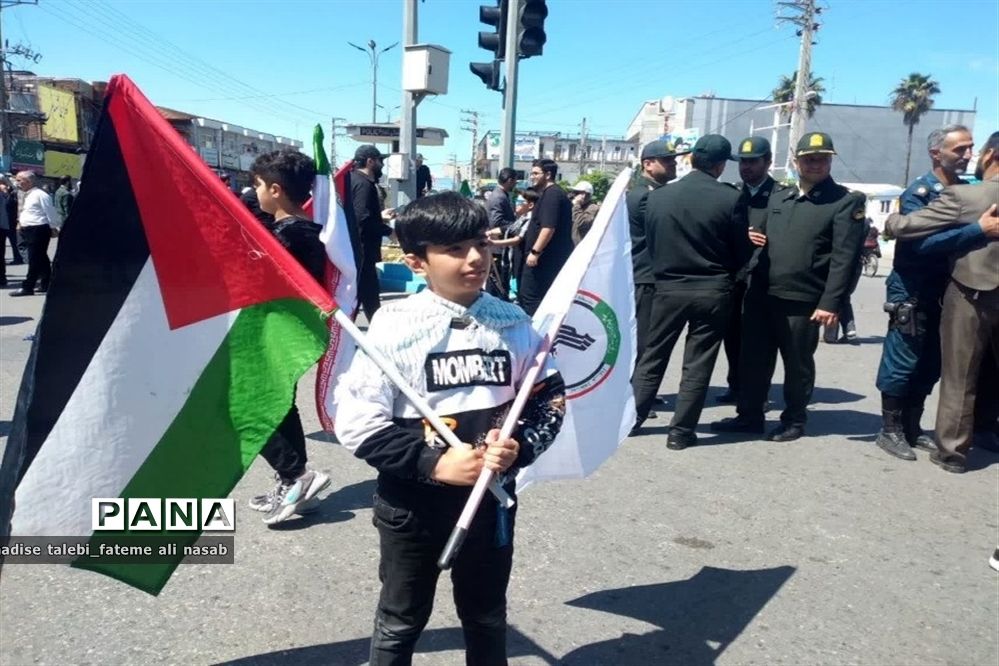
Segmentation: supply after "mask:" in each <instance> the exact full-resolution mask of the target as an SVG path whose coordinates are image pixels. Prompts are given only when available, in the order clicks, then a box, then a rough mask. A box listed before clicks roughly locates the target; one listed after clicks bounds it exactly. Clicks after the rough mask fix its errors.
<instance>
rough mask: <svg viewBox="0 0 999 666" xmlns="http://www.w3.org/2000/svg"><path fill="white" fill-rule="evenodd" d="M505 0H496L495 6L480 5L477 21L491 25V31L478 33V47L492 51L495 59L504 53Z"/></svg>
mask: <svg viewBox="0 0 999 666" xmlns="http://www.w3.org/2000/svg"><path fill="white" fill-rule="evenodd" d="M507 4H508V2H507V0H497V2H496V6H495V7H493V6H491V5H480V6H479V21H480V22H482V23H485V24H486V25H491V26H493V29H492V30H491V31H483V32H480V33H479V48H482V49H485V50H487V51H492V52H493V54H494V57H495V59H496V60H502V59H503V56H504V55H506V15H507V11H508V7H507Z"/></svg>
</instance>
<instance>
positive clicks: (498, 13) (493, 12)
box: [468, 0, 509, 90]
mask: <svg viewBox="0 0 999 666" xmlns="http://www.w3.org/2000/svg"><path fill="white" fill-rule="evenodd" d="M508 4H509V0H496V5H495V6H494V5H480V6H479V21H481V22H482V23H485V24H486V25H491V26H493V29H492V30H491V31H482V32H479V47H480V48H483V49H485V50H487V51H491V52H492V54H493V61H492V62H473V63H470V64H469V66H468V67H469V69H471V70H472V74H475V75H476V76H477V77H479V78H480V79H482V82H483V83H485V84H486V87H487V88H489V89H490V90H500V89H501V83H502V80H501V78H500V63H501V62H502V61H503V57H504V56H505V55H506V21H507V12H508V11H509V9H508Z"/></svg>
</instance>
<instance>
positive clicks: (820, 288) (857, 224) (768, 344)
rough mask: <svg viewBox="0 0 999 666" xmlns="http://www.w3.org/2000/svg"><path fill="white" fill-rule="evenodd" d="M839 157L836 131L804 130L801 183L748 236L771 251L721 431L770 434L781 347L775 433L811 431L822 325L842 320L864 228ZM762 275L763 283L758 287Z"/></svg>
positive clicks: (775, 201)
mask: <svg viewBox="0 0 999 666" xmlns="http://www.w3.org/2000/svg"><path fill="white" fill-rule="evenodd" d="M835 154H836V151H835V149H834V148H833V142H832V138H831V137H830V136H829V135H828V134H824V133H821V132H811V133H809V134H806V135H805V136H803V137H802V138H801V141H799V142H798V145H797V147H796V149H795V164H796V166H797V169H798V175H799V182H798V187H797V188H788V189H787V190H784V191H782V192H780V193H779V194H776V195H773V196H772V197H771V199H770V203H769V208H770V211H769V213H768V214H767V219H766V221H765V223H764V227H763V228H762V229H760V230H758V231H757V230H750V232H749V238H750V241H752V243H753V244H754V245H756V246H757V247H761V248H763V249H762V251H761V252H760V255H759V262H758V264H757V266H756V269H755V270H754V272H753V288H751V289H750V290H749V292H748V293H747V295H746V304H745V317H743V321H742V325H743V331H742V340H743V345H742V351H741V352H740V356H741V371H740V380H741V382H742V385H741V386H740V389H739V398H738V406H737V409H738V416H736V417H734V418H728V419H724V420H722V421H718V422H716V423H713V424H711V427H712V429H713V430H716V431H719V432H749V433H762V432H763V431H764V411H763V410H764V405H765V401H766V398H767V393H768V392H769V390H770V380H771V379H772V377H773V369H774V365H775V363H776V355H777V352H778V351H779V352H780V355H781V358H782V359H783V361H784V403H785V408H784V412H783V413H782V414H781V416H780V425H779V426H778V427H777V428H776V429H774V430H772V431H771V432H770V433H769V434H768V435H767V439H768V440H771V441H778V442H787V441H791V440H795V439H798V438H799V437H801V436H802V435H804V434H805V422H806V420H807V419H808V412H807V409H806V408H807V406H808V402H809V401H810V400H811V397H812V389H813V388H814V386H815V358H814V355H815V348H816V347H817V346H818V344H819V326H822V325H824V326H833V325H835V324H836V322H837V315H836V313H837V312H839V309H840V306H841V305H842V303H843V299H844V298H845V296H846V291H847V288H848V287H849V282H850V276H851V274H852V271H853V268H854V266H855V265H856V263H857V262H858V261H859V260H860V248H861V244H862V243H863V240H864V234H865V231H866V227H865V225H864V217H865V205H866V199H865V197H864V195H863V194H860V193H858V192H851V191H849V190H847V189H846V188H845V187H843V186H842V185H839V184H837V183H836V182H835V181H833V179H832V177H831V176H830V175H829V173H830V170H831V168H832V156H833V155H835ZM764 279H765V280H766V284H765V285H763V284H757V283H758V281H761V280H764ZM764 286H765V289H764V288H763V287H764Z"/></svg>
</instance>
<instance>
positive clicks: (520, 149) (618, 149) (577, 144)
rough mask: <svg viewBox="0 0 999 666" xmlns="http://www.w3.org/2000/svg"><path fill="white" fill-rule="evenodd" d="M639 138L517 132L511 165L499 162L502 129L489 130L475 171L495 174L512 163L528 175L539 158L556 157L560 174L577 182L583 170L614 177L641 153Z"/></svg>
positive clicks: (483, 176) (484, 175) (486, 176)
mask: <svg viewBox="0 0 999 666" xmlns="http://www.w3.org/2000/svg"><path fill="white" fill-rule="evenodd" d="M638 146H639V143H638V140H637V139H632V140H626V139H622V138H620V137H616V138H608V137H602V136H592V135H591V136H588V137H586V138H585V139H584V138H583V137H582V136H580V135H568V134H563V133H561V132H517V135H516V139H515V140H514V147H513V155H514V163H513V164H512V165H507V164H500V158H499V157H500V132H498V131H497V130H489V131H488V132H486V133H485V135H484V136H483V137H482V139H481V140H480V141H479V144H478V146H477V147H476V155H475V158H476V159H475V162H476V171H477V175H478V177H479V178H481V179H492V178H496V175H497V174H498V173H499V171H500V169H502V168H504V167H506V166H512V167H513V168H514V169H516V170H518V171H523V172H524V175H525V179H526V175H527V174H528V173H530V171H531V163H532V162H533V161H534V160H536V159H541V158H548V159H552V160H555V161H556V162H557V163H558V166H559V178H560V179H562V180H566V181H569V182H575V181H576V180H578V179H579V177H580V176H581V175H582V174H584V173H591V172H594V171H602V172H604V173H607V174H609V175H610V176H611V177H613V176H615V175H617V174H618V173H619V172H621V171H622V170H623V169H625V168H626V167H630V166H631V165H632V164H633V163H634V162H635V160H636V158H637V156H638Z"/></svg>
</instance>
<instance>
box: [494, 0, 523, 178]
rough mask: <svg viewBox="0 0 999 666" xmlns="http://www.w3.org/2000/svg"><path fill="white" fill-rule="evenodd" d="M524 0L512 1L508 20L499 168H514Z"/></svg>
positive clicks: (509, 5) (508, 10) (509, 6)
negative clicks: (521, 13) (518, 69)
mask: <svg viewBox="0 0 999 666" xmlns="http://www.w3.org/2000/svg"><path fill="white" fill-rule="evenodd" d="M521 2H522V0H510V1H509V3H508V4H507V12H508V14H507V19H506V60H505V63H506V88H505V89H504V90H503V133H502V134H501V139H500V159H499V168H500V169H502V168H503V167H510V168H511V169H512V168H513V145H514V143H515V142H516V136H515V133H516V131H517V66H518V64H519V62H520V58H519V57H517V46H518V45H517V37H518V33H519V27H520V5H521Z"/></svg>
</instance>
